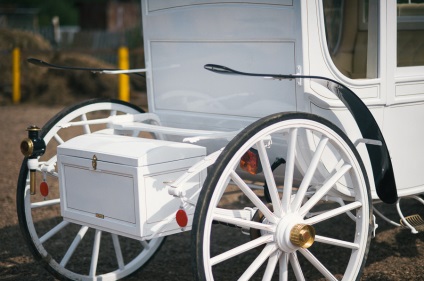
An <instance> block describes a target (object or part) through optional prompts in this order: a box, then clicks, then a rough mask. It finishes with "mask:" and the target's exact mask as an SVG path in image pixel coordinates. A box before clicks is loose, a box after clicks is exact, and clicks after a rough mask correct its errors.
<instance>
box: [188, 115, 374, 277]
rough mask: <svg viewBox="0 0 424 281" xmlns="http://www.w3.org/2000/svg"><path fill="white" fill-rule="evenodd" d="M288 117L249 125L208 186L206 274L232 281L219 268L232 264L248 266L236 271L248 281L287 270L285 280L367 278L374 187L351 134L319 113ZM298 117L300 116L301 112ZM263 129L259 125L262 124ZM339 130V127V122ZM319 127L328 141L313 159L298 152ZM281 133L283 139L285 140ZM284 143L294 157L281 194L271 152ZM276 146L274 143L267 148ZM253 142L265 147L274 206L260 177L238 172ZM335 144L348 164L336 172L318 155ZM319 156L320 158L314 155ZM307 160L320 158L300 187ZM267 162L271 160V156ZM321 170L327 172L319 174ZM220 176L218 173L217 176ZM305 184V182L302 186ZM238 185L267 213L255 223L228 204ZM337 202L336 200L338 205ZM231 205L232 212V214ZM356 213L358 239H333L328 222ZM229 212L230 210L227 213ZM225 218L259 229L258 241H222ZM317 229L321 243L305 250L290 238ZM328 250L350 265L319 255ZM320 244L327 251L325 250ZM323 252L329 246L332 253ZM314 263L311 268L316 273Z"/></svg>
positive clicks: (203, 211) (202, 215) (202, 237)
mask: <svg viewBox="0 0 424 281" xmlns="http://www.w3.org/2000/svg"><path fill="white" fill-rule="evenodd" d="M282 116H283V117H280V118H279V120H283V121H278V120H277V121H276V120H275V119H274V120H273V121H270V122H265V124H261V123H260V122H259V123H258V122H257V124H256V125H252V126H249V127H248V128H247V129H245V130H244V131H243V132H242V133H241V134H240V135H239V136H242V137H241V138H243V135H245V136H246V137H244V138H243V140H241V141H234V142H232V143H230V144H229V145H228V146H227V148H228V149H227V148H226V150H225V151H224V152H223V153H222V155H221V157H220V158H219V159H218V160H217V162H216V165H215V167H216V169H217V171H216V172H215V171H214V172H212V173H211V174H212V175H208V179H207V180H206V183H205V186H204V188H205V189H210V190H209V191H205V192H204V193H203V196H205V197H206V200H204V201H205V202H206V201H207V202H206V203H205V204H206V205H205V206H200V207H199V206H198V210H196V213H197V218H198V219H199V224H198V225H196V224H195V226H194V228H195V231H197V233H198V235H196V236H197V237H199V243H200V247H199V249H198V250H197V258H198V259H199V260H200V265H199V267H200V270H199V271H204V272H203V274H204V275H202V274H201V278H206V279H207V280H213V279H215V280H230V279H229V278H228V279H226V277H223V276H220V275H218V274H219V273H221V272H220V269H219V268H225V265H224V264H225V263H226V262H227V261H231V264H237V265H239V266H238V267H240V271H239V272H237V273H234V276H233V278H240V279H239V280H249V279H250V278H252V279H254V278H259V280H271V278H273V276H274V278H275V276H276V275H279V278H280V280H289V278H290V277H289V276H292V277H293V278H295V280H305V279H306V280H310V279H315V278H322V277H325V278H327V279H328V280H340V279H342V280H355V279H357V278H359V277H358V276H359V274H360V272H361V270H362V267H363V264H364V261H365V257H366V253H367V249H368V244H369V237H370V236H369V234H370V231H369V224H370V220H369V216H370V210H369V203H370V197H369V187H368V184H367V179H366V178H365V176H364V169H363V165H362V162H361V161H360V159H359V156H358V154H357V152H356V151H355V149H354V148H353V146H352V145H351V143H350V142H349V141H348V140H347V138H345V137H344V135H343V134H342V133H341V132H340V131H339V130H336V131H337V132H336V131H334V130H333V129H334V128H333V129H331V128H329V125H332V124H328V122H326V121H325V120H321V119H319V118H318V119H319V120H320V121H319V122H316V121H314V120H311V119H309V118H306V119H299V118H296V119H291V118H292V117H291V115H290V114H288V115H287V114H286V115H282ZM296 116H299V114H297V115H296ZM315 119H316V118H315ZM322 122H325V124H322ZM255 126H256V128H257V129H255ZM332 127H335V126H334V125H332ZM252 128H253V129H252ZM311 132H312V133H313V134H314V136H315V137H317V136H318V137H319V139H320V141H319V142H318V145H316V147H315V150H313V151H311V152H310V153H309V152H308V153H309V154H311V155H310V157H309V156H305V155H303V156H302V155H301V154H302V152H299V151H297V149H298V147H299V143H301V142H300V141H299V140H298V139H297V138H299V137H302V136H304V135H305V133H306V134H310V133H311ZM341 135H342V136H341ZM250 136H251V137H250ZM269 136H271V139H272V144H271V142H269ZM281 136H283V137H282V138H281ZM279 137H280V140H279V139H278V138H279ZM284 142H286V143H287V154H286V155H284V157H285V159H286V161H287V163H286V165H285V167H284V170H283V172H284V173H285V177H284V181H283V182H282V187H281V190H284V192H283V195H281V192H277V186H278V184H277V183H276V181H275V180H274V174H276V173H278V172H277V170H276V172H274V173H272V171H271V169H270V166H271V164H272V161H271V163H269V158H268V157H269V155H270V154H272V150H273V146H278V145H279V144H280V143H284ZM232 144H233V145H232ZM268 146H269V148H267V147H268ZM282 146H283V145H281V146H280V148H281V147H282ZM252 147H254V148H255V149H257V150H258V154H259V157H260V158H261V163H262V167H263V170H264V172H263V174H264V177H265V181H266V183H267V185H268V187H269V189H270V195H271V199H272V202H271V205H272V207H269V204H266V203H264V202H263V201H264V200H263V198H262V197H263V193H262V194H261V192H260V191H259V192H253V191H252V189H251V186H253V185H254V184H253V185H252V180H251V179H250V178H249V180H248V181H245V180H243V179H242V176H241V175H242V174H243V173H241V172H240V171H239V169H238V165H239V161H240V159H241V157H242V156H243V155H244V153H246V151H247V150H249V149H250V148H252ZM334 148H337V149H339V151H338V152H339V156H341V157H342V158H343V163H342V164H340V163H339V164H338V165H334V167H335V170H334V171H331V170H330V171H328V173H327V174H325V173H323V169H324V168H325V169H327V170H328V165H329V164H330V163H328V162H329V160H328V159H327V158H328V157H327V156H325V159H322V160H320V161H316V160H317V159H320V158H321V157H324V156H321V155H326V154H328V153H330V152H329V151H328V150H330V151H331V149H334ZM317 151H318V152H317ZM314 156H315V160H313V159H314ZM299 157H302V158H309V159H312V160H311V161H315V164H311V165H309V166H311V171H310V172H309V174H307V175H305V174H303V179H302V181H301V182H300V184H299V185H298V187H296V188H294V186H295V185H294V184H293V183H294V181H295V180H294V178H293V175H294V170H295V167H296V165H297V163H296V162H297V161H298V160H297V158H299ZM264 159H266V161H263V160H264ZM330 159H331V157H330ZM323 162H326V163H323ZM336 164H337V163H336ZM325 169H324V170H325ZM317 173H319V174H320V175H319V176H314V174H317ZM213 177H215V178H214V179H212V178H213ZM323 177H324V180H323V181H322V182H321V183H320V182H318V180H319V179H321V180H322V178H323ZM302 184H303V186H304V187H302ZM349 185H350V186H349ZM299 186H300V187H299ZM309 186H316V188H317V190H316V192H313V193H311V188H308V187H309ZM235 190H239V191H241V192H240V193H241V195H242V197H243V198H244V200H245V201H246V203H245V206H244V207H248V208H258V209H259V212H261V213H262V214H263V216H264V219H263V220H261V221H258V220H254V221H253V223H252V222H251V221H248V220H246V219H239V218H234V217H233V216H235V217H237V216H238V215H234V213H235V210H239V209H240V206H237V207H223V206H228V199H226V198H225V197H226V196H227V194H229V193H230V192H232V193H234V192H235ZM294 190H297V193H296V194H295V195H293V196H291V195H288V196H285V194H291V192H292V191H294ZM343 193H344V194H343ZM348 195H354V200H353V201H351V202H348V201H346V200H344V201H341V202H343V204H345V205H344V206H340V205H339V206H333V207H328V206H324V205H326V204H323V203H322V202H321V201H322V200H320V199H321V198H325V197H327V200H332V198H330V197H335V198H336V197H337V198H338V199H337V200H339V201H340V200H342V198H343V199H349V196H348ZM200 196H202V194H201V195H200ZM200 198H202V197H200ZM199 201H200V200H199ZM330 205H334V203H332V204H330ZM288 206H289V207H288ZM323 207H324V208H323ZM320 208H321V209H324V210H323V211H322V210H321V211H320V212H322V213H321V214H320V215H314V214H313V213H315V212H318V210H319V209H320ZM223 209H224V210H223ZM228 210H231V211H232V212H230V213H229V212H228ZM348 211H349V212H356V214H355V215H353V214H350V216H352V217H354V219H355V221H352V220H351V219H350V218H348V220H351V223H350V225H349V227H350V228H352V231H351V232H350V233H348V234H347V235H345V236H349V237H350V238H349V239H346V238H343V239H342V238H338V236H339V235H331V236H330V235H329V234H327V233H326V229H323V227H325V228H328V225H327V224H329V223H330V221H331V220H333V219H334V218H338V217H341V216H345V215H344V214H348ZM226 212H227V213H226ZM225 214H227V217H226V215H225ZM309 216H312V217H309ZM345 217H348V216H345ZM217 221H218V222H220V223H221V224H227V225H228V224H230V225H231V224H232V226H234V225H236V226H238V227H241V228H243V227H244V228H251V229H252V228H253V229H256V232H260V233H261V235H259V237H257V238H256V239H253V240H250V241H249V240H246V239H245V240H244V241H243V242H239V243H233V245H232V246H229V247H228V248H225V247H222V246H221V244H222V243H223V242H222V241H221V242H217V241H218V240H219V239H221V238H220V236H222V233H225V234H226V233H229V232H228V231H227V230H225V231H222V230H221V231H222V232H221V234H219V233H220V232H219V231H217V230H214V228H218V227H221V228H225V226H222V225H220V226H216V224H214V223H213V222H215V223H216V222H217ZM316 226H318V227H317V230H316V235H317V236H315V238H314V239H313V241H309V245H308V247H303V246H304V245H303V243H301V242H296V241H295V239H294V238H292V237H291V236H290V235H291V233H293V232H296V231H297V230H296V229H297V228H299V227H300V228H302V227H306V228H307V229H308V235H306V236H304V237H303V238H306V237H309V238H310V237H311V236H312V232H314V231H315V229H314V230H312V228H315V227H316ZM227 228H228V227H227ZM234 231H238V230H234ZM297 234H299V233H297ZM228 235H230V234H228ZM218 237H219V238H218ZM231 237H233V236H231ZM195 239H196V238H195ZM228 239H229V238H228ZM232 239H235V238H232ZM311 242H312V243H311ZM217 243H218V244H220V243H221V244H220V247H218V248H221V249H217V247H216V245H217ZM307 244H308V243H307ZM327 245H328V246H327ZM309 247H310V248H309ZM326 247H327V248H335V249H336V250H337V251H339V250H340V251H342V250H343V251H345V252H347V254H345V256H346V255H348V257H346V258H344V259H343V264H340V265H337V266H332V265H330V264H328V262H326V261H322V260H321V259H320V258H318V257H319V256H325V254H326V253H327V254H328V250H326V249H325V248H326ZM254 248H257V250H256V252H254V251H255V250H253V252H254V254H251V252H252V250H251V249H254ZM320 248H324V250H321V249H320ZM317 249H318V250H317ZM320 251H323V253H324V254H323V253H321V252H320ZM314 252H316V253H317V256H315V255H314ZM249 255H251V257H250V260H249V259H248V258H247V256H249ZM299 259H302V262H299ZM244 260H246V263H245V264H243V265H242V263H243V262H244ZM247 260H249V262H247ZM330 260H331V259H330ZM289 265H291V266H289ZM306 267H310V268H312V270H309V268H306ZM340 268H342V269H340ZM233 271H235V270H233ZM310 271H311V272H312V273H310ZM222 272H223V274H224V275H225V274H227V273H228V271H226V270H225V269H223V270H222ZM230 274H232V272H231V273H230ZM262 278H263V279H262Z"/></svg>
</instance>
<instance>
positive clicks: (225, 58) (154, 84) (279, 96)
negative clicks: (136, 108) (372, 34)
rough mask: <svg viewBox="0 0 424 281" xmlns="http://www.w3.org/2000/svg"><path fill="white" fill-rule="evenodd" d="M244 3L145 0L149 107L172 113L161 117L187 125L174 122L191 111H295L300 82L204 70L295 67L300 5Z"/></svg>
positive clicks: (253, 114)
mask: <svg viewBox="0 0 424 281" xmlns="http://www.w3.org/2000/svg"><path fill="white" fill-rule="evenodd" d="M214 2H216V3H214ZM226 2H228V3H226ZM237 2H240V3H237ZM243 2H245V3H241V1H200V2H196V4H195V5H193V3H194V1H188V0H186V1H182V0H181V1H168V2H165V1H145V2H143V9H144V10H143V25H144V40H145V54H146V66H147V67H148V68H151V73H149V74H148V77H147V78H148V79H147V82H148V97H149V110H150V111H153V112H155V113H157V114H158V115H159V116H160V117H161V118H163V115H165V116H168V118H163V120H165V122H164V123H167V124H168V125H177V126H178V125H180V126H184V125H186V124H176V123H177V122H182V121H178V120H181V119H179V118H178V116H187V114H196V116H203V117H204V116H214V117H215V118H216V117H217V116H224V117H225V118H227V117H231V116H236V117H254V118H256V117H262V116H265V115H268V114H271V113H275V112H280V111H289V110H295V109H296V95H295V91H296V86H295V83H296V82H295V81H269V80H264V79H256V78H251V77H237V76H228V75H218V74H215V73H211V72H209V71H207V70H205V69H204V65H205V64H208V63H214V64H222V65H225V66H228V67H231V68H233V69H238V70H241V71H246V72H261V73H264V72H265V73H296V55H298V54H297V49H296V47H299V48H300V44H299V45H297V44H298V43H297V42H296V38H295V30H296V28H299V24H298V22H299V23H300V19H299V16H297V13H298V11H297V10H298V9H299V7H295V6H294V5H299V4H298V3H296V4H293V3H292V1H291V0H290V1H288V0H286V1H255V4H253V3H246V1H243ZM247 2H249V1H247ZM169 116H177V118H169ZM227 119H228V118H227ZM196 122H199V121H198V120H197V119H196V118H191V119H190V122H189V123H190V124H193V123H196ZM199 125H200V122H199ZM214 125H216V124H214Z"/></svg>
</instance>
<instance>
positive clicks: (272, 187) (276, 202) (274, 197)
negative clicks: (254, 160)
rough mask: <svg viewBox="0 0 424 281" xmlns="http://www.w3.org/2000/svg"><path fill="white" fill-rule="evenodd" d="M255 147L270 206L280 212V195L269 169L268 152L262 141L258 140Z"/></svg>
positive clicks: (277, 212) (275, 211)
mask: <svg viewBox="0 0 424 281" xmlns="http://www.w3.org/2000/svg"><path fill="white" fill-rule="evenodd" d="M256 147H257V148H258V153H259V158H260V160H261V165H262V169H263V172H264V176H265V180H266V183H267V186H268V191H269V195H270V197H271V201H272V206H273V208H274V213H275V214H280V213H281V211H282V206H281V201H280V196H279V194H278V190H277V185H276V183H275V179H274V175H273V173H272V170H271V165H270V163H269V160H268V154H267V152H266V149H265V144H264V141H263V140H260V141H259V142H258V143H257V144H256Z"/></svg>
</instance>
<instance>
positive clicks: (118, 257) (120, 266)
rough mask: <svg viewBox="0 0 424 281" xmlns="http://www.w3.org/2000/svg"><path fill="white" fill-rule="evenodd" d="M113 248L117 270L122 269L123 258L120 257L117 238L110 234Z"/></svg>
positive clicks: (123, 265)
mask: <svg viewBox="0 0 424 281" xmlns="http://www.w3.org/2000/svg"><path fill="white" fill-rule="evenodd" d="M111 236H112V242H113V248H114V249H115V256H116V261H117V262H118V267H119V269H121V270H122V269H123V268H124V267H125V263H124V257H123V256H122V250H121V245H120V243H119V237H118V235H116V234H111Z"/></svg>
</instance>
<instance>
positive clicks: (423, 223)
mask: <svg viewBox="0 0 424 281" xmlns="http://www.w3.org/2000/svg"><path fill="white" fill-rule="evenodd" d="M405 220H406V221H407V222H408V223H409V224H410V225H411V226H413V227H414V228H415V229H416V230H417V231H420V232H421V231H424V220H423V219H422V217H421V216H420V215H418V214H416V215H411V216H407V217H405ZM400 224H401V225H402V227H405V228H409V227H408V226H407V225H406V224H405V222H404V221H403V220H400Z"/></svg>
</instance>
